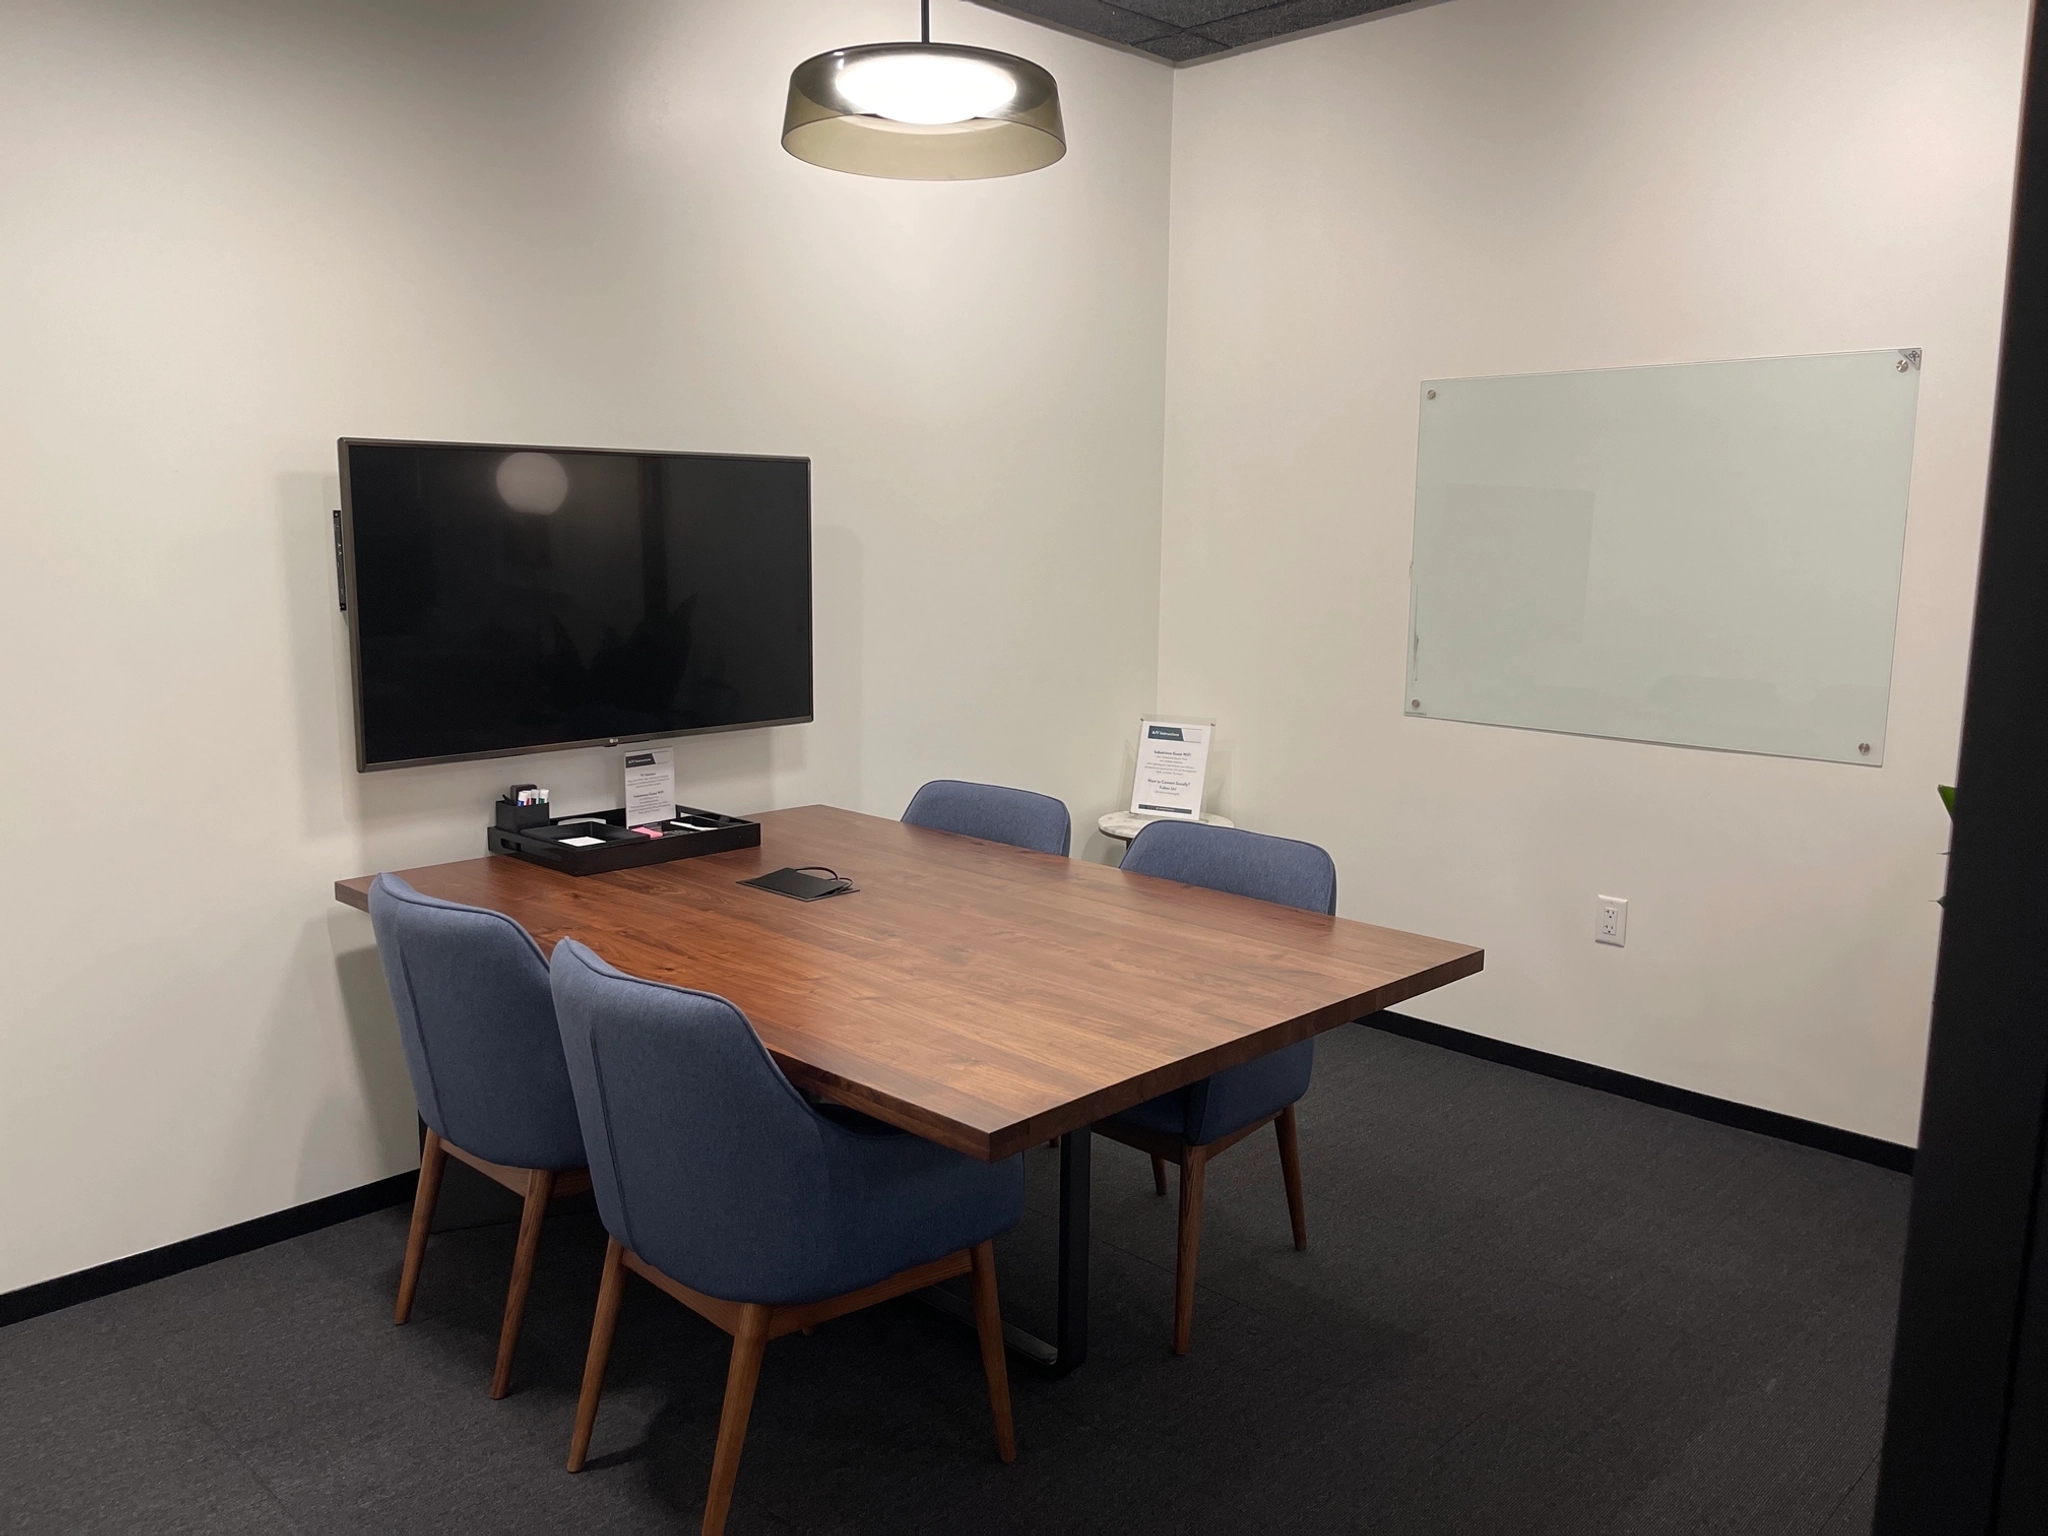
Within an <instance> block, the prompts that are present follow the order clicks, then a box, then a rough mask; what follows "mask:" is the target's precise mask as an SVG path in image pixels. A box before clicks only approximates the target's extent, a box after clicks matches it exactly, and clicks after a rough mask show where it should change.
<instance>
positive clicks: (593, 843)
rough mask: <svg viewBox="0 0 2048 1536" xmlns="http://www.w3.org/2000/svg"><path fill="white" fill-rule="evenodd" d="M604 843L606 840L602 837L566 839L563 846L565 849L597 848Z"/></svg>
mask: <svg viewBox="0 0 2048 1536" xmlns="http://www.w3.org/2000/svg"><path fill="white" fill-rule="evenodd" d="M603 841H604V839H603V838H601V837H565V838H563V839H562V846H563V847H564V848H595V847H597V846H598V844H600V843H602V842H603Z"/></svg>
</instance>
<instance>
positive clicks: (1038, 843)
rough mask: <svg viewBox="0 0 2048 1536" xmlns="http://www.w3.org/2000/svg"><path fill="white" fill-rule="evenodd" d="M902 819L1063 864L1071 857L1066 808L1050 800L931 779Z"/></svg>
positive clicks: (1015, 791)
mask: <svg viewBox="0 0 2048 1536" xmlns="http://www.w3.org/2000/svg"><path fill="white" fill-rule="evenodd" d="M903 819H904V820H905V821H906V822H908V823H909V824H910V825H911V826H913V827H931V828H932V829H934V830H935V831H939V832H958V833H959V834H961V835H962V836H963V837H979V838H983V839H985V840H986V841H988V842H991V843H1008V844H1009V845H1010V846H1011V847H1013V848H1030V849H1033V850H1035V851H1037V852H1039V853H1056V854H1058V855H1059V856H1060V857H1061V858H1065V857H1066V856H1067V850H1068V847H1069V845H1070V844H1071V842H1072V839H1073V823H1072V822H1071V820H1070V819H1069V818H1068V816H1067V808H1066V806H1065V805H1064V804H1063V803H1062V802H1060V801H1058V800H1055V799H1053V797H1052V796H1051V795H1041V794H1037V793H1034V792H1033V791H1031V790H1028V789H1004V788H1003V787H1002V786H1000V785H997V784H969V783H967V782H965V781H964V780H961V779H933V780H932V781H931V783H929V784H927V785H925V786H924V788H922V789H920V790H919V791H918V792H917V793H916V794H914V795H912V796H911V797H910V804H909V805H908V806H907V807H906V808H905V809H904V812H903Z"/></svg>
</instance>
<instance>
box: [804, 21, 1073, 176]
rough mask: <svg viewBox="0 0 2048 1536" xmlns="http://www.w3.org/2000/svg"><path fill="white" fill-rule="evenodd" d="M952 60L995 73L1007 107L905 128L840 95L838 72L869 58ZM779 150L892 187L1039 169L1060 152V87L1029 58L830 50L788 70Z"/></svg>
mask: <svg viewBox="0 0 2048 1536" xmlns="http://www.w3.org/2000/svg"><path fill="white" fill-rule="evenodd" d="M934 57H942V58H953V59H960V60H963V61H968V62H971V63H974V64H978V65H980V66H982V67H983V68H985V69H993V70H997V71H1000V72H1001V73H1002V74H1004V75H1006V76H1008V77H1009V78H1010V80H1011V81H1012V82H1013V83H1014V85H1015V90H1014V92H1013V93H1012V94H1011V96H1010V99H1009V100H1008V101H1007V102H1005V103H1004V104H1003V105H1001V106H1000V107H995V108H991V109H990V110H989V111H988V112H986V113H985V114H984V115H982V116H979V117H970V118H968V119H966V120H965V121H963V122H954V123H910V122H899V121H896V120H895V119H892V118H887V117H881V116H878V115H876V114H875V112H874V111H873V110H872V109H871V108H870V107H863V106H862V105H860V104H859V103H857V102H856V101H855V99H854V98H853V97H852V96H851V95H850V94H848V92H847V91H846V89H845V88H844V84H843V77H844V76H845V74H846V71H847V70H848V69H849V68H850V67H852V66H855V65H860V64H864V63H866V62H867V61H870V60H876V61H883V60H895V59H910V60H922V59H930V58H934ZM782 147H783V148H784V149H786V150H788V151H789V152H790V153H791V154H792V155H795V156H796V157H797V159H799V160H808V161H809V162H810V163H811V164H812V165H821V166H824V167H825V168H826V169H827V170H833V171H850V172H852V173H853V174H854V175H856V176H884V177H888V178H889V179H891V180H894V181H973V180H977V179H979V178H982V177H988V176H1016V175H1020V174H1022V173H1023V172H1025V171H1036V170H1042V169H1044V168H1045V167H1046V166H1048V165H1051V164H1052V163H1053V162H1054V161H1055V160H1057V159H1059V158H1060V156H1062V155H1064V154H1065V153H1066V152H1067V139H1066V128H1065V125H1064V124H1063V123H1062V122H1061V121H1060V89H1059V86H1058V84H1057V83H1056V82H1055V81H1054V80H1053V77H1052V76H1051V75H1049V74H1048V73H1046V72H1045V71H1044V70H1043V69H1040V68H1039V67H1038V66H1037V65H1036V64H1033V63H1032V62H1031V61H1030V60H1028V59H1020V58H1017V57H1015V56H1014V55H1012V54H1007V53H996V52H993V51H992V50H990V49H987V48H962V47H957V46H955V45H953V44H950V43H873V44H870V45H868V46H866V47H862V48H836V49H834V50H833V51H832V52H830V53H821V54H819V55H818V56H817V57H816V58H812V59H805V60H804V61H803V63H801V64H799V65H797V67H796V68H795V69H794V70H792V71H791V72H790V76H789V108H788V110H787V111H786V112H785V113H784V114H783V119H782Z"/></svg>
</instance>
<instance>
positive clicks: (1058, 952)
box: [334, 805, 1484, 1161]
mask: <svg viewBox="0 0 2048 1536" xmlns="http://www.w3.org/2000/svg"><path fill="white" fill-rule="evenodd" d="M756 819H757V820H758V821H759V822H760V823H761V846H760V847H759V848H747V849H741V850H738V851H735V852H731V853H721V854H712V855H709V856H707V857H703V858H695V859H679V860H676V861H674V862H672V863H667V864H656V865H652V866H649V867H647V868H644V869H632V870H621V871H618V872H616V873H612V874H604V875H585V876H582V877H577V876H571V875H564V874H560V873H558V872H556V871H554V870H550V869H544V868H541V867H540V866H538V865H534V864H528V863H526V862H524V861H523V860H519V859H514V858H508V857H505V856H503V855H493V856H486V857H484V858H477V859H465V860H463V861H461V862H459V863H454V864H436V865H431V866H429V867H427V868H423V869H408V870H400V871H397V873H398V874H399V875H400V877H401V878H403V879H404V880H406V881H407V882H409V883H410V884H411V885H413V886H414V887H415V888H416V889H418V890H421V891H424V892H425V893H427V894H428V895H430V896H438V897H441V898H443V899H445V900H448V901H459V902H467V903H469V904H471V905H474V906H480V907H489V908H492V909H494V910H496V911H499V912H504V913H506V914H508V915H509V916H511V917H512V918H513V919H515V920H516V921H518V922H519V923H521V924H522V925H524V927H525V928H526V930H527V931H528V932H529V933H531V934H532V935H533V937H534V938H535V939H536V940H537V941H538V942H539V943H540V946H541V948H542V949H543V950H552V949H553V947H554V945H555V942H556V941H557V940H559V939H562V938H564V937H573V938H575V939H577V940H579V941H580V942H582V943H584V944H587V945H589V946H590V947H591V948H592V949H593V950H595V951H596V952H597V953H598V954H600V955H602V956H603V957H604V958H605V959H606V960H607V961H609V962H610V963H611V964H613V965H615V966H617V967H618V968H619V969H620V970H622V971H626V972H628V973H629V974H631V975H635V976H640V977H645V978H647V979H649V980H653V981H663V982H669V983H672V984H674V985H676V986H682V987H693V988H697V989H700V990H703V991H706V992H715V993H717V994H718V995H720V996H721V997H725V998H729V999H730V1000H731V1001H732V1002H734V1003H735V1004H737V1005H738V1006H739V1007H740V1008H741V1009H742V1010H743V1011H744V1012H745V1013H746V1015H747V1017H748V1018H749V1019H750V1020H751V1021H752V1022H753V1025H754V1028H755V1029H756V1030H758V1031H759V1032H760V1035H761V1039H762V1040H763V1041H764V1042H765V1043H766V1045H767V1047H768V1049H769V1050H770V1051H771V1052H773V1053H774V1055H775V1057H776V1059H777V1061H778V1062H779V1063H780V1064H781V1066H782V1068H783V1070H784V1071H785V1072H786V1073H788V1075H789V1076H790V1078H791V1079H792V1080H793V1081H795V1082H797V1083H799V1084H800V1085H802V1086H803V1087H806V1088H809V1089H811V1090H813V1091H814V1092H818V1093H821V1094H824V1095H826V1096H828V1097H830V1098H832V1099H835V1100H838V1101H839V1102H841V1103H844V1104H849V1105H852V1106H853V1107H855V1108H857V1109H860V1110H862V1111H864V1112H865V1113H867V1114H870V1115H873V1116H875V1117H876V1118H877V1119H881V1120H886V1121H888V1122H889V1123H891V1124H893V1125H898V1126H901V1127H903V1128H904V1129H906V1130H910V1131H915V1132H917V1133H918V1134H919V1135H922V1136H926V1137H929V1138H930V1139H932V1140H934V1141H937V1142H940V1143H942V1144H944V1145H946V1146H949V1147H953V1148H956V1149H957V1150H959V1151H962V1152H966V1153H969V1154H971V1155H973V1156H975V1157H981V1158H986V1159H989V1160H991V1161H994V1160H996V1159H1000V1158H1005V1157H1008V1156H1010V1155H1011V1154H1013V1153H1016V1152H1021V1151H1023V1150H1024V1149H1025V1148H1027V1147H1029V1146H1032V1145H1034V1144H1035V1143H1037V1142H1041V1141H1044V1140H1047V1139H1048V1138H1050V1137H1053V1136H1058V1135H1061V1134H1063V1133H1065V1132H1067V1131H1074V1130H1079V1129H1081V1128H1082V1127H1083V1126H1087V1125H1091V1124H1093V1123H1094V1122H1095V1121H1097V1120H1100V1119H1103V1118H1105V1117H1107V1116H1109V1115H1112V1114H1115V1113H1116V1112H1118V1111H1119V1110H1123V1109H1128V1108H1130V1107H1131V1106H1132V1105H1134V1104H1137V1103H1139V1102H1141V1101H1143V1100H1145V1099H1148V1098H1151V1097H1152V1096H1153V1095H1155V1094H1160V1093H1165V1092H1167V1091H1168V1090H1169V1089H1173V1088H1179V1087H1182V1086H1185V1085H1186V1084H1188V1083H1191V1082H1194V1081H1196V1080H1197V1079H1199V1078H1202V1077H1205V1076H1207V1075H1208V1074H1209V1073H1211V1072H1214V1071H1217V1070H1218V1069H1220V1068H1223V1067H1228V1066H1234V1065H1236V1064H1237V1063H1239V1062H1243V1061H1249V1060H1251V1059H1252V1058H1254V1057H1256V1056H1260V1055H1263V1054H1265V1053H1266V1052H1268V1051H1272V1050H1276V1049H1278V1048H1279V1047H1280V1046H1283V1045H1288V1044H1292V1043H1293V1042H1294V1041H1297V1040H1302V1039H1306V1038H1307V1037H1308V1036H1310V1035H1313V1034H1317V1033H1319V1032H1321V1031H1323V1030H1326V1029H1330V1028H1334V1027H1335V1026H1336V1025H1339V1024H1343V1023H1348V1022H1349V1021H1351V1020H1353V1019H1357V1018H1360V1017H1362V1016H1364V1015H1365V1014H1368V1013H1372V1012H1375V1011H1376V1010H1378V1009H1381V1008H1388V1007H1392V1006H1393V1005H1395V1004H1397V1003H1400V1002H1402V1001H1404V1000H1405V999H1407V998H1411V997H1414V996H1416V995H1417V994H1419V993H1423V992H1428V991H1430V990H1432V989H1433V988H1436V987H1440V986H1443V985H1445V984H1446V983H1447V982H1452V981H1456V980H1458V979H1459V978H1460V977H1464V976H1470V975H1472V974H1473V973H1475V972H1476V971H1478V970H1479V969H1480V967H1481V965H1482V964H1483V962H1484V956H1483V954H1482V953H1481V952H1480V951H1479V950H1477V949H1474V948H1472V947H1471V946H1469V945H1465V944H1454V943H1450V942H1447V941H1445V940H1443V939H1432V938H1424V937H1422V936H1421V935H1418V934H1412V933H1402V932H1399V931H1397V930H1395V929H1391V928H1375V927H1373V926H1371V925H1370V924H1367V923H1360V922H1353V921H1350V920H1348V919H1345V918H1335V917H1325V916H1323V915H1321V914H1320V913H1314V912H1302V911H1298V910H1296V909H1294V908H1292V907H1282V906H1275V905H1273V904H1271V903H1268V902H1262V901H1252V900H1249V899H1247V898H1245V897H1241V896H1228V895H1224V894H1223V893H1221V892H1218V891H1210V890H1205V889H1201V888H1199V887H1194V886H1185V885H1179V884H1176V883H1174V882H1172V881H1166V880H1155V879H1152V878H1150V877H1148V876H1144V875H1132V874H1125V873H1124V872H1123V871H1122V870H1118V869H1110V868H1107V867H1105V866H1103V865H1100V864H1093V863H1088V862H1086V861H1084V860H1080V859H1064V858H1057V857H1053V856H1051V855H1047V854H1041V853H1031V852H1027V851H1025V850H1023V849H1018V848H1010V847H1007V846H1004V845H1002V844H999V843H987V842H982V841H980V840H979V839H976V838H969V837H960V836H956V835H954V834H951V833H946V832H934V831H930V830H927V829H925V828H922V827H912V826H905V825H904V824H903V823H901V822H897V821H890V820H887V819H884V818H881V817H875V816H864V815H860V814H858V813H855V812H852V811H843V810H837V809H834V808H832V807H829V806H815V805H814V806H804V807H802V808H800V809H796V810H786V811H769V812H766V813H764V814H762V815H760V816H759V817H757V818H756ZM806 864H822V865H827V866H830V867H831V868H832V869H834V870H837V871H838V872H839V873H841V874H843V875H847V876H850V877H851V878H852V880H853V881H854V883H855V884H856V885H857V886H858V887H859V890H858V891H857V892H855V893H852V894H848V895H844V896H834V897H830V898H828V899H826V900H823V901H815V902H799V901H791V900H789V899H787V898H786V897H782V896H777V895H774V894H772V893H770V892H767V891H761V890H755V889H751V888H748V887H744V886H741V885H739V884H738V883H737V882H739V881H741V880H745V879H749V878H751V877H752V876H754V875H758V874H764V873H766V872H767V871H769V870H772V869H779V868H781V867H783V866H784V865H806ZM372 878H373V877H371V876H367V875H365V876H362V877H359V878H357V879H353V880H342V881H338V882H336V885H335V890H334V894H335V897H336V899H337V900H340V901H343V902H346V903H347V904H348V905H350V906H353V907H358V908H362V909H364V910H368V907H369V886H370V881H371V879H372Z"/></svg>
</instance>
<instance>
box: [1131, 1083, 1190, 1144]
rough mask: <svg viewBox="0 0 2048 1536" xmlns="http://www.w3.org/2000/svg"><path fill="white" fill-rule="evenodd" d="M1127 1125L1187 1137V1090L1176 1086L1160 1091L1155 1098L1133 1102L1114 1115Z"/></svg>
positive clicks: (1183, 1138) (1180, 1137)
mask: <svg viewBox="0 0 2048 1536" xmlns="http://www.w3.org/2000/svg"><path fill="white" fill-rule="evenodd" d="M1116 1118H1117V1119H1119V1120H1121V1121H1123V1122H1124V1123H1125V1124H1127V1125H1135V1126H1137V1127H1139V1128H1140V1129H1141V1130H1147V1131H1157V1132H1158V1133H1159V1134H1160V1135H1162V1136H1173V1137H1177V1138H1179V1139H1180V1140H1182V1141H1186V1140H1187V1139H1188V1090H1187V1089H1185V1088H1176V1089H1174V1090H1173V1092H1171V1093H1162V1094H1160V1095H1159V1097H1158V1098H1156V1099H1147V1100H1146V1101H1145V1102H1144V1103H1142V1104H1133V1105H1132V1106H1131V1107H1130V1108H1129V1109H1127V1110H1125V1111H1124V1112H1123V1113H1122V1114H1120V1115H1118V1116H1117V1117H1116Z"/></svg>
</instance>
